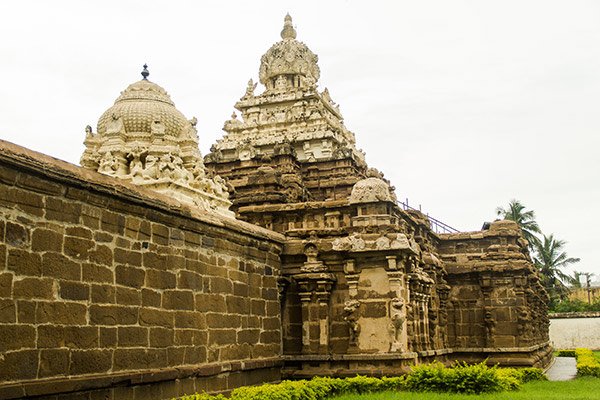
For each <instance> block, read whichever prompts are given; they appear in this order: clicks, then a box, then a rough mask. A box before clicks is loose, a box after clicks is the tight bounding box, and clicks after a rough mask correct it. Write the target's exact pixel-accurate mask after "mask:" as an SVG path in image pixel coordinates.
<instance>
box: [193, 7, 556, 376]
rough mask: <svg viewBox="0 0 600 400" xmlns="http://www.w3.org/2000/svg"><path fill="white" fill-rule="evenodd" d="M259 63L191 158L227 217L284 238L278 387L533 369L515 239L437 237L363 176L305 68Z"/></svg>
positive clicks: (286, 31)
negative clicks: (446, 365)
mask: <svg viewBox="0 0 600 400" xmlns="http://www.w3.org/2000/svg"><path fill="white" fill-rule="evenodd" d="M281 39H282V40H281V41H279V42H277V43H275V44H274V45H273V46H272V47H271V48H270V49H269V50H268V51H267V52H266V53H265V54H264V55H263V56H262V58H261V65H260V70H259V80H260V83H261V84H262V86H263V88H264V89H263V90H260V93H257V92H258V91H259V90H258V88H257V84H256V83H254V82H253V80H252V79H251V80H250V81H249V82H248V85H247V88H246V91H245V93H244V95H243V97H242V98H241V99H240V100H239V101H238V102H237V103H236V104H235V108H236V109H237V110H238V111H239V114H240V115H239V116H238V115H237V113H234V114H233V115H232V117H231V119H230V120H228V121H226V122H225V125H224V128H223V129H224V131H225V133H226V134H225V136H224V137H223V138H222V139H220V140H218V141H217V143H215V144H214V145H213V146H212V148H211V152H210V153H209V154H208V155H207V156H206V157H205V164H206V167H207V169H208V171H209V175H211V176H216V175H218V176H221V177H222V178H223V179H225V180H226V181H227V183H228V184H229V185H231V186H232V187H233V191H232V196H231V200H232V202H233V207H232V209H233V210H234V211H235V212H236V214H237V217H238V218H240V219H242V220H245V221H248V222H250V223H253V224H257V225H260V226H262V227H265V228H268V229H272V230H275V231H277V232H279V233H282V234H284V235H285V237H286V244H285V246H284V250H283V253H282V255H281V262H282V270H281V277H280V280H279V285H280V288H279V289H280V296H281V307H282V318H283V320H282V327H283V352H284V360H285V367H284V375H286V376H290V377H310V376H314V375H315V374H333V375H344V374H346V375H355V374H356V373H369V374H378V375H382V374H383V375H394V374H399V373H402V372H404V371H406V370H407V368H408V366H409V365H412V364H415V363H419V362H426V361H432V360H434V359H438V360H441V361H448V362H450V361H453V360H467V361H481V360H484V359H486V358H487V359H488V360H489V362H490V363H501V364H505V365H535V366H541V365H545V364H546V363H547V362H548V360H549V358H550V346H549V344H548V337H547V317H546V316H545V314H544V307H545V304H546V303H545V301H547V300H546V299H545V297H544V296H545V293H544V292H543V289H541V286H540V284H539V279H538V277H537V274H536V272H535V269H534V267H533V265H532V263H531V259H530V258H529V255H528V252H527V248H526V242H525V241H524V240H523V239H522V235H521V232H520V230H519V228H518V226H517V225H516V224H514V223H512V222H508V221H499V222H494V223H492V224H491V226H490V227H489V229H486V230H485V231H479V232H467V233H446V234H438V233H436V232H434V230H433V229H432V226H431V223H430V220H429V219H428V217H427V216H425V215H424V214H422V213H420V212H419V211H416V210H411V209H408V210H405V209H404V208H403V207H400V206H399V205H398V203H397V201H396V197H395V194H394V188H393V187H392V186H391V185H390V183H389V182H388V181H387V180H385V179H384V178H383V175H382V174H381V173H380V172H378V171H377V170H374V169H370V168H369V167H368V165H367V163H366V161H365V156H364V154H363V152H362V151H360V150H359V149H357V147H356V143H355V137H354V134H353V133H352V132H350V131H349V130H348V129H347V128H346V127H345V126H344V123H343V118H342V116H341V113H340V111H339V108H338V106H337V104H336V103H334V102H333V100H332V99H331V96H330V94H329V91H328V90H327V89H324V90H323V91H320V90H319V89H318V87H317V83H318V80H319V76H320V70H319V67H318V65H317V61H318V58H317V56H316V55H315V54H314V53H313V52H312V51H311V50H310V49H309V48H308V47H307V46H306V45H305V44H304V43H302V42H300V41H298V40H297V39H296V30H295V29H294V27H293V25H292V19H291V17H290V16H289V15H287V16H286V17H285V20H284V27H283V30H282V32H281Z"/></svg>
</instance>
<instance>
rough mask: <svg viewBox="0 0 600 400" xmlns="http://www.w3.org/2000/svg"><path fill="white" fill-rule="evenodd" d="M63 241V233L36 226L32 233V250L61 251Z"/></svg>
mask: <svg viewBox="0 0 600 400" xmlns="http://www.w3.org/2000/svg"><path fill="white" fill-rule="evenodd" d="M62 243H63V237H62V235H61V234H60V233H59V232H56V231H55V230H52V229H44V228H36V229H35V230H34V231H33V232H32V234H31V250H32V251H34V252H42V251H56V252H60V251H62Z"/></svg>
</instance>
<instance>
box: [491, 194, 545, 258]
mask: <svg viewBox="0 0 600 400" xmlns="http://www.w3.org/2000/svg"><path fill="white" fill-rule="evenodd" d="M496 214H497V215H498V216H500V217H502V218H504V219H508V220H511V221H515V222H516V223H517V224H518V225H519V227H520V228H521V230H522V231H523V237H524V238H525V239H526V240H527V241H528V242H529V247H530V249H534V248H535V246H536V244H539V242H540V239H538V237H537V236H536V235H535V234H536V233H540V234H541V233H542V231H541V230H540V227H539V225H538V223H537V221H536V220H535V212H534V211H533V210H529V211H525V206H524V205H523V204H521V202H520V201H519V200H515V199H513V200H511V201H510V202H509V203H508V207H507V208H503V207H498V208H496Z"/></svg>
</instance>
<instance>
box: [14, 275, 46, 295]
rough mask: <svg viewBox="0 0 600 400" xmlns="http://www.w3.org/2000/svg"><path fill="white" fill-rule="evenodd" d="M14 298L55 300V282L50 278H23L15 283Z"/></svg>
mask: <svg viewBox="0 0 600 400" xmlns="http://www.w3.org/2000/svg"><path fill="white" fill-rule="evenodd" d="M13 296H14V297H15V298H17V299H18V298H25V299H47V300H51V299H53V298H54V280H53V279H49V278H23V279H18V280H15V281H14V282H13Z"/></svg>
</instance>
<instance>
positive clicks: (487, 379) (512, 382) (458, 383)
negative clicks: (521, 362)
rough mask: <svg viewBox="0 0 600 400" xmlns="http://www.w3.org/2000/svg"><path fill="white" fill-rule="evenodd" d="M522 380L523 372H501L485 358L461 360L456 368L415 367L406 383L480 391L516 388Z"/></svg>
mask: <svg viewBox="0 0 600 400" xmlns="http://www.w3.org/2000/svg"><path fill="white" fill-rule="evenodd" d="M520 383H521V379H520V375H519V374H518V373H517V372H515V371H514V370H513V371H503V372H501V370H500V369H498V368H497V367H488V366H487V365H486V364H485V361H484V362H481V363H479V364H473V365H469V364H466V363H457V364H456V365H455V366H454V367H453V368H445V367H444V365H443V364H442V363H440V362H434V363H431V364H425V365H420V366H417V367H414V368H413V369H412V372H411V373H410V374H409V375H408V376H407V377H406V383H405V386H406V388H407V389H408V390H413V391H430V392H452V393H465V394H479V393H491V392H500V391H502V390H516V389H518V388H519V387H520Z"/></svg>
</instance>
